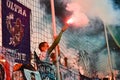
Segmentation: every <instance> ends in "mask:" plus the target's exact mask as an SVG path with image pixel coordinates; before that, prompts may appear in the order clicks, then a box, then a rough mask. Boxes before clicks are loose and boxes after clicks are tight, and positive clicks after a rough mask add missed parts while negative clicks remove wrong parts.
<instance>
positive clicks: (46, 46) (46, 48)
mask: <svg viewBox="0 0 120 80" xmlns="http://www.w3.org/2000/svg"><path fill="white" fill-rule="evenodd" d="M48 48H49V45H48V43H45V44H44V46H43V47H42V51H43V52H44V51H47V50H48Z"/></svg>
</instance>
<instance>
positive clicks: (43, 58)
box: [39, 51, 50, 62]
mask: <svg viewBox="0 0 120 80" xmlns="http://www.w3.org/2000/svg"><path fill="white" fill-rule="evenodd" d="M39 59H40V60H41V61H45V62H49V61H50V57H49V55H48V53H47V51H46V52H41V53H40V55H39Z"/></svg>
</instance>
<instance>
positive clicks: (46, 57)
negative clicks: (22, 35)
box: [39, 24, 68, 62]
mask: <svg viewBox="0 0 120 80" xmlns="http://www.w3.org/2000/svg"><path fill="white" fill-rule="evenodd" d="M67 29H68V24H65V25H64V26H63V27H62V29H61V31H60V33H59V34H58V36H57V37H56V38H55V40H54V42H53V44H52V45H51V46H50V47H49V45H48V43H47V42H41V43H40V44H39V50H40V51H41V54H40V55H39V59H40V60H42V61H45V62H49V61H50V53H51V52H52V50H53V49H54V48H55V47H56V46H57V45H58V43H59V41H60V39H61V37H62V34H63V32H64V31H66V30H67Z"/></svg>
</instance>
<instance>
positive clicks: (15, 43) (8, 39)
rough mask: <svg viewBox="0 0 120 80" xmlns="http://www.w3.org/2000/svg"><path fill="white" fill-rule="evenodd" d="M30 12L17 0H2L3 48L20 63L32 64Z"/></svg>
mask: <svg viewBox="0 0 120 80" xmlns="http://www.w3.org/2000/svg"><path fill="white" fill-rule="evenodd" d="M30 12H31V10H30V9H28V8H27V7H25V6H24V5H22V4H20V3H19V2H17V1H16V0H2V46H4V47H5V48H8V49H11V51H9V52H11V53H14V55H16V56H18V58H16V60H15V61H16V62H19V63H29V62H30Z"/></svg>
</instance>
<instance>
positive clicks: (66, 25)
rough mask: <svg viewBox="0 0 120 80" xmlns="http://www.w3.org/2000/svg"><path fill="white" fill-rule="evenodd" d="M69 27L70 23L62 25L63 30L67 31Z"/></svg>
mask: <svg viewBox="0 0 120 80" xmlns="http://www.w3.org/2000/svg"><path fill="white" fill-rule="evenodd" d="M67 29H68V24H65V25H64V26H63V27H62V32H64V31H66V30H67Z"/></svg>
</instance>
